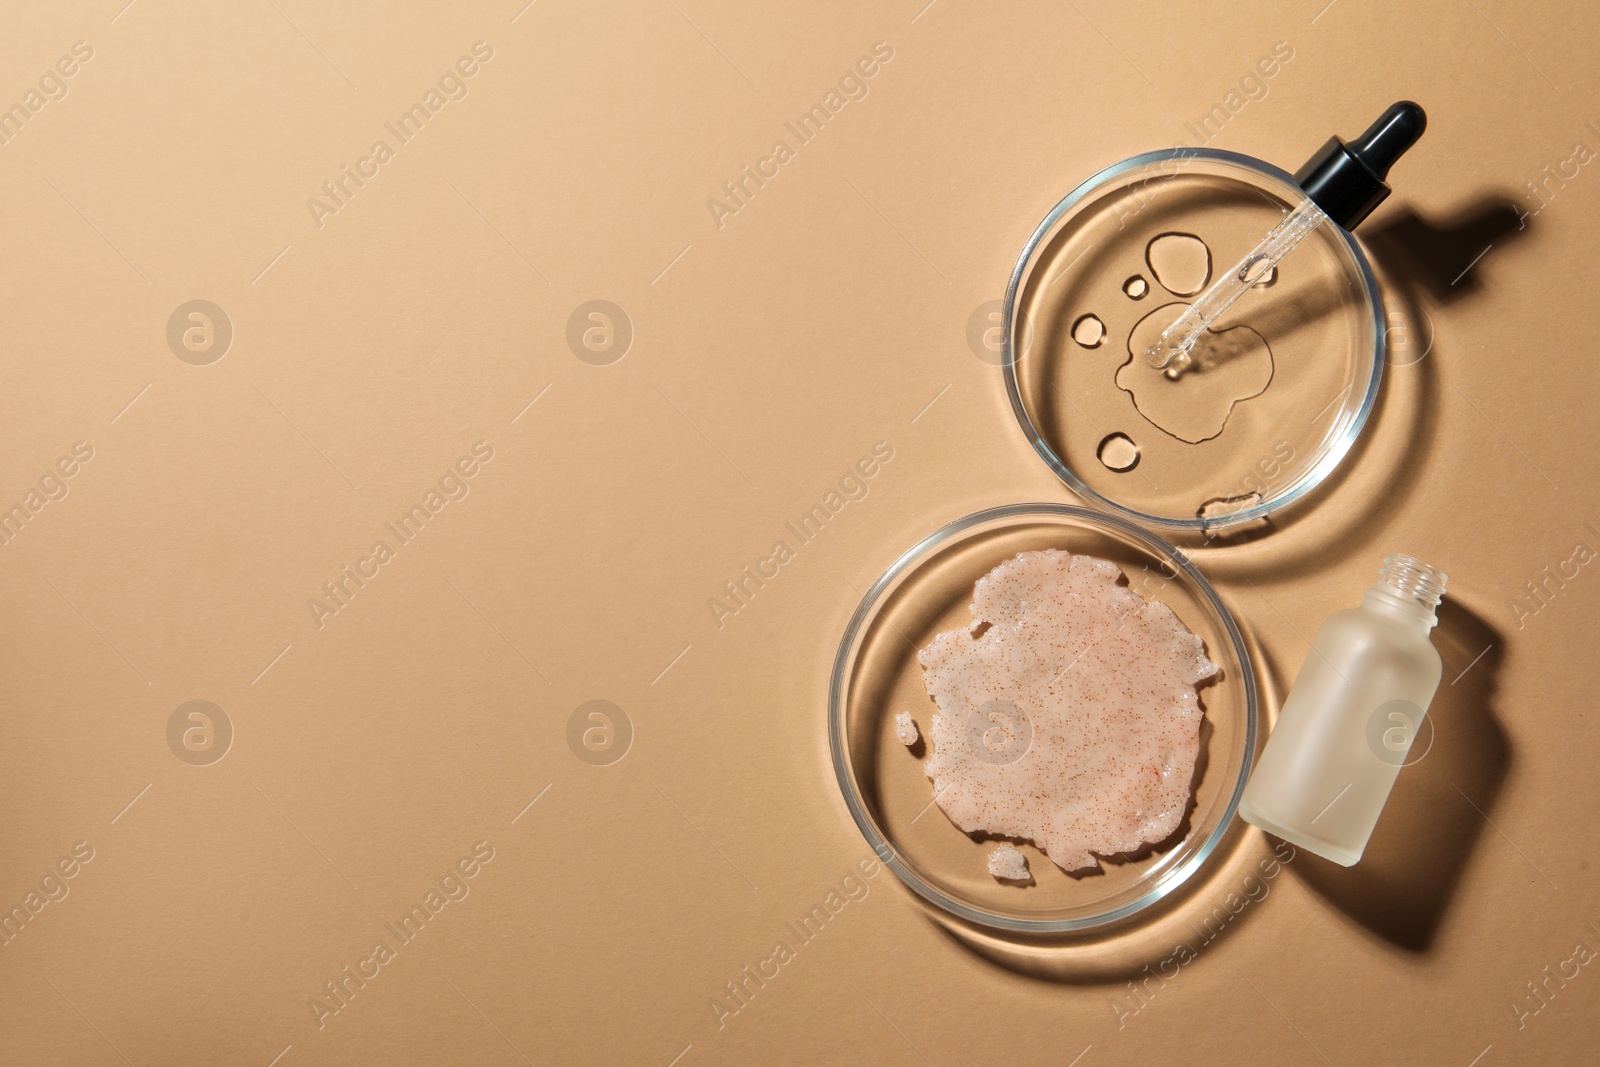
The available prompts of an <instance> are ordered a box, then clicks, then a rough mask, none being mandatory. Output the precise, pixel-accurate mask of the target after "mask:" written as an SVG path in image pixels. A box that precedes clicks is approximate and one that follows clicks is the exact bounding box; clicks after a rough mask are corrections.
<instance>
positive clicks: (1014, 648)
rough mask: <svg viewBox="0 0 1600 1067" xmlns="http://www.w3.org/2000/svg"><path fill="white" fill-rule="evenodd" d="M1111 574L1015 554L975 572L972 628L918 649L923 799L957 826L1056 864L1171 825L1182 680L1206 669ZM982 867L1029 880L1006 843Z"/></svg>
mask: <svg viewBox="0 0 1600 1067" xmlns="http://www.w3.org/2000/svg"><path fill="white" fill-rule="evenodd" d="M1121 578H1122V571H1121V570H1120V569H1119V568H1118V567H1117V565H1116V564H1114V563H1111V562H1109V561H1107V560H1103V559H1098V558H1095V557H1093V556H1085V555H1076V554H1073V553H1070V552H1063V551H1059V550H1056V549H1046V550H1043V551H1033V552H1022V553H1019V554H1018V555H1016V556H1015V557H1013V558H1011V559H1008V560H1006V561H1005V562H1003V563H1001V564H1000V565H999V566H997V567H995V568H994V569H993V570H991V571H989V573H988V574H986V575H984V576H983V577H982V578H980V579H979V580H978V582H977V585H976V587H975V588H974V590H973V597H972V626H971V628H970V629H959V630H951V631H948V632H945V633H941V634H939V635H937V636H936V637H935V638H934V640H933V641H932V643H931V644H929V645H928V646H927V647H926V648H924V649H922V650H921V652H920V653H919V655H918V660H919V662H920V663H921V665H922V670H923V683H924V685H925V686H926V688H927V691H928V695H929V696H930V697H932V698H933V702H934V705H935V707H936V711H935V712H934V715H933V721H932V724H931V728H930V729H929V730H928V731H927V736H928V740H929V742H930V743H931V752H930V753H929V754H928V758H927V761H926V763H925V764H924V770H925V771H926V773H927V776H928V778H929V779H931V781H932V784H933V799H934V801H935V802H936V803H937V804H938V806H939V807H940V809H942V810H943V811H944V813H945V814H946V815H947V816H949V818H950V821H951V822H953V823H955V825H956V826H958V827H960V828H961V829H962V830H964V831H966V832H967V833H969V834H982V835H987V836H990V837H993V838H1002V839H1009V840H1011V841H1013V842H1032V843H1033V844H1034V845H1036V846H1038V847H1039V848H1040V849H1042V850H1043V851H1044V852H1045V854H1046V855H1048V856H1049V858H1050V859H1051V860H1052V861H1054V862H1055V864H1056V865H1057V866H1059V867H1061V868H1062V869H1063V870H1065V871H1068V872H1072V871H1084V870H1086V869H1088V868H1095V869H1098V868H1099V860H1100V858H1116V857H1127V856H1130V855H1133V854H1137V853H1139V852H1141V851H1142V850H1145V849H1147V848H1149V847H1151V846H1160V845H1162V844H1163V843H1164V842H1167V841H1168V840H1169V839H1170V838H1172V837H1173V835H1174V834H1176V833H1177V831H1178V829H1179V828H1180V826H1182V824H1183V820H1184V816H1185V814H1186V812H1187V811H1188V808H1189V803H1190V798H1191V796H1192V793H1193V789H1194V785H1195V781H1194V779H1195V764H1196V760H1197V759H1198V757H1199V753H1200V724H1201V720H1202V719H1203V717H1204V711H1203V709H1202V708H1201V706H1200V697H1199V695H1198V693H1197V692H1196V687H1197V686H1200V685H1203V684H1204V683H1205V682H1206V681H1207V680H1208V679H1211V678H1213V677H1214V676H1215V675H1216V674H1217V665H1216V664H1215V663H1213V662H1211V660H1210V659H1208V658H1207V657H1206V654H1205V645H1204V642H1202V641H1201V639H1200V638H1199V637H1198V636H1196V635H1195V634H1194V633H1192V632H1190V631H1189V629H1188V628H1187V627H1185V626H1184V624H1183V622H1182V621H1181V620H1179V618H1178V617H1177V615H1175V614H1174V613H1173V611H1172V609H1171V608H1169V607H1167V605H1165V604H1163V603H1161V602H1160V601H1158V600H1145V599H1144V598H1142V597H1140V596H1139V595H1138V594H1137V593H1135V592H1134V591H1133V590H1131V589H1129V588H1128V587H1127V586H1126V585H1125V584H1123V583H1122V582H1121V581H1120V579H1121ZM901 718H902V722H901V723H900V724H899V726H900V729H899V730H897V733H898V734H899V737H900V739H901V740H902V741H904V742H905V743H907V744H915V743H916V742H917V740H919V736H918V732H917V730H916V728H915V726H914V725H912V724H910V723H909V721H908V720H909V716H908V715H906V713H902V715H901ZM907 727H909V728H907ZM989 870H990V873H991V874H993V875H994V876H995V877H996V878H997V879H1000V880H1002V881H1004V882H1006V883H1009V884H1014V885H1025V884H1027V883H1028V882H1030V881H1031V876H1030V875H1029V873H1028V870H1027V865H1026V858H1025V856H1024V855H1023V854H1022V853H1020V852H1019V851H1018V850H1017V849H1015V848H1013V847H1012V846H1011V845H1007V844H1004V843H1002V844H1001V846H1000V847H999V848H998V849H996V850H995V852H994V853H992V854H991V856H990V858H989Z"/></svg>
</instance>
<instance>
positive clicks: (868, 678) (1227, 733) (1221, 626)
mask: <svg viewBox="0 0 1600 1067" xmlns="http://www.w3.org/2000/svg"><path fill="white" fill-rule="evenodd" d="M1043 548H1058V549H1065V550H1068V551H1072V552H1079V553H1085V554H1089V555H1094V556H1099V557H1101V558H1102V559H1109V560H1111V561H1113V562H1115V563H1117V564H1118V565H1119V566H1120V567H1121V568H1122V571H1123V574H1124V575H1125V576H1126V577H1127V579H1128V583H1129V585H1130V587H1131V588H1133V589H1134V590H1135V591H1136V592H1138V593H1139V594H1140V595H1141V596H1144V597H1145V598H1146V599H1152V598H1154V599H1159V600H1161V601H1162V602H1163V603H1165V604H1166V605H1167V606H1168V607H1170V608H1171V609H1172V610H1173V611H1174V612H1176V613H1177V615H1178V617H1179V618H1180V619H1182V620H1183V623H1184V625H1185V626H1187V627H1188V628H1189V629H1190V630H1192V631H1193V632H1194V633H1196V634H1198V635H1199V636H1200V637H1201V639H1202V640H1204V641H1205V645H1206V654H1207V655H1208V656H1210V658H1211V659H1212V660H1213V661H1215V662H1216V663H1217V664H1218V666H1219V667H1220V668H1221V669H1220V671H1219V674H1218V677H1217V678H1216V679H1215V680H1214V681H1213V682H1211V683H1210V684H1208V685H1206V686H1205V687H1203V688H1201V690H1200V698H1201V703H1202V706H1203V708H1204V710H1205V719H1204V722H1203V724H1202V727H1201V734H1200V737H1201V752H1200V758H1199V761H1198V763H1197V766H1196V774H1197V779H1198V780H1197V783H1196V785H1195V790H1194V802H1193V806H1192V807H1191V809H1190V812H1189V815H1188V818H1187V819H1186V820H1185V822H1184V824H1183V825H1182V826H1180V828H1179V831H1178V835H1175V839H1174V840H1169V841H1168V842H1164V843H1163V845H1162V846H1161V847H1160V848H1158V849H1157V850H1155V851H1153V852H1151V853H1150V854H1149V855H1147V856H1145V857H1143V858H1140V859H1133V860H1127V861H1116V860H1105V861H1103V862H1102V864H1101V871H1100V872H1099V873H1089V874H1080V875H1077V876H1074V875H1068V874H1067V873H1066V872H1064V871H1062V870H1061V869H1060V868H1058V867H1056V865H1055V864H1053V863H1052V862H1050V860H1049V859H1048V858H1047V857H1046V856H1045V855H1044V854H1043V853H1042V852H1040V851H1039V850H1037V849H1035V848H1033V846H1031V845H1023V846H1020V847H1021V848H1022V850H1023V852H1024V853H1025V854H1026V855H1028V858H1029V865H1030V867H1031V868H1032V871H1033V876H1034V879H1035V884H1034V885H1032V886H1028V887H1017V886H1012V885H1006V884H1002V883H1000V882H997V881H996V880H995V879H993V878H992V877H990V875H989V872H988V867H987V864H986V856H987V854H988V853H989V852H990V851H992V850H993V848H994V847H995V842H994V841H980V840H977V839H975V838H973V837H971V836H969V835H967V834H966V833H964V832H963V831H962V830H961V829H959V828H958V827H957V826H956V825H955V824H954V823H952V822H950V820H949V819H948V818H946V817H945V815H944V813H943V812H942V811H940V810H938V809H937V808H936V807H934V806H933V803H932V800H933V787H932V783H931V782H930V781H929V780H928V778H927V777H926V776H925V775H924V774H923V771H922V759H920V758H918V757H917V755H916V754H914V753H913V752H912V751H908V750H907V748H906V746H904V745H903V744H901V743H900V742H899V741H898V740H897V739H896V737H895V732H894V717H895V715H896V714H897V713H898V712H901V711H910V712H912V713H913V718H914V719H916V720H917V722H918V725H919V726H920V727H922V729H923V731H924V733H925V734H926V732H927V727H928V723H929V722H930V721H931V716H932V711H933V703H932V701H931V700H930V698H929V697H928V694H927V691H926V689H925V688H924V687H923V683H922V670H921V667H920V666H919V665H918V663H917V649H919V648H922V647H924V646H925V645H927V644H928V643H929V642H930V641H932V640H933V638H934V635H935V634H937V633H941V632H943V631H946V630H953V629H957V628H965V627H969V626H971V625H972V618H971V614H970V612H969V610H968V608H969V606H970V603H971V600H972V590H973V585H974V584H975V583H976V582H977V580H978V579H979V578H980V577H982V576H983V575H984V574H986V573H988V572H989V571H990V570H991V569H992V568H993V567H994V566H995V565H996V564H999V563H1000V562H1002V561H1004V560H1006V559H1009V558H1011V557H1012V556H1015V555H1016V554H1017V553H1018V552H1024V551H1030V550H1035V549H1043ZM1258 714H1259V712H1258V702H1257V692H1256V682H1255V676H1254V674H1253V673H1252V670H1251V666H1250V658H1249V653H1248V652H1247V651H1246V648H1245V644H1244V640H1243V638H1242V637H1241V635H1240V633H1239V630H1238V627H1237V626H1236V625H1235V624H1234V621H1233V618H1232V616H1231V615H1230V614H1229V612H1228V609H1227V608H1226V606H1224V604H1223V603H1222V601H1221V600H1220V599H1219V598H1218V597H1217V594H1216V592H1215V591H1214V590H1213V589H1212V588H1211V585H1210V583H1209V582H1207V581H1206V579H1205V577H1204V576H1202V575H1201V574H1200V572H1199V571H1198V570H1196V569H1195V567H1194V565H1193V564H1191V563H1190V562H1189V560H1188V559H1187V557H1185V556H1184V555H1183V553H1181V552H1179V551H1178V550H1176V549H1174V548H1173V547H1172V546H1171V545H1168V544H1166V543H1165V542H1163V541H1161V540H1160V539H1159V538H1157V537H1155V536H1153V535H1151V534H1149V533H1147V532H1145V531H1144V530H1141V529H1140V528H1139V527H1137V526H1135V525H1134V524H1133V523H1131V522H1127V521H1125V520H1123V519H1120V518H1117V517H1115V516H1110V515H1105V514H1101V513H1099V512H1096V511H1091V510H1089V509H1087V508H1081V507H1075V506H1071V505H1067V504H1044V503H1033V504H1013V505H1009V506H1006V507H999V508H993V509H990V510H987V511H980V512H977V513H975V514H972V515H968V516H967V517H966V518H963V519H959V520H957V521H956V522H953V523H951V524H950V525H948V526H946V527H944V528H943V529H941V530H939V531H937V532H936V533H933V534H931V535H930V536H928V537H926V538H924V539H923V540H922V541H921V542H920V543H919V544H917V545H915V546H913V547H912V548H911V549H910V550H909V551H907V552H906V553H905V554H904V555H902V556H901V557H900V558H899V559H897V560H896V561H895V562H894V564H893V565H892V566H891V567H890V568H889V569H888V571H887V572H885V573H884V575H883V577H881V578H879V579H878V580H877V581H876V582H874V583H873V585H872V588H871V589H869V590H868V591H867V593H866V596H865V597H864V598H863V599H862V601H861V605H860V606H859V607H858V608H857V609H856V611H855V614H854V616H853V617H852V618H851V619H850V623H849V626H848V627H847V628H846V630H845V633H844V637H843V639H842V640H841V641H840V643H839V651H838V654H837V656H836V657H835V659H834V665H833V675H832V679H831V683H830V687H829V692H828V736H829V746H830V750H831V753H832V759H833V767H834V772H835V774H836V776H837V778H838V781H839V788H840V790H841V791H842V792H843V794H844V800H845V804H846V806H847V807H848V808H849V810H850V814H851V817H852V818H854V820H855V823H856V826H857V827H859V828H860V830H861V833H862V835H863V836H865V837H866V839H867V842H868V844H869V845H871V846H872V848H873V850H874V852H876V853H877V855H878V857H879V858H880V859H882V860H883V862H884V863H885V864H886V865H887V866H888V867H889V868H890V869H891V870H892V871H894V873H895V874H896V875H897V876H898V877H899V878H900V880H901V881H903V882H904V883H905V884H906V885H907V886H909V887H910V888H911V889H912V890H914V891H915V892H916V893H918V894H919V895H921V896H922V897H923V898H924V899H926V900H928V901H929V902H931V903H932V904H934V905H936V906H938V907H939V908H941V909H943V910H944V911H946V912H948V913H950V914H951V915H954V916H956V917H957V918H960V919H963V920H966V921H968V922H972V923H976V924H979V925H981V926H986V927H991V928H998V929H1002V930H1013V931H1022V932H1028V933H1055V934H1060V933H1070V932H1074V931H1087V930H1092V929H1095V928H1098V927H1105V926H1108V925H1109V924H1113V923H1118V922H1120V921H1122V920H1126V919H1128V918H1129V917H1131V916H1134V915H1136V914H1137V913H1139V912H1141V911H1143V910H1144V909H1146V908H1148V907H1150V905H1152V904H1155V903H1157V902H1158V901H1160V900H1162V899H1163V898H1165V897H1167V896H1168V895H1169V894H1171V893H1172V892H1173V891H1174V890H1175V889H1177V888H1178V887H1179V886H1180V885H1182V884H1183V883H1184V881H1185V880H1187V879H1188V878H1189V877H1190V876H1191V875H1193V874H1194V873H1195V871H1197V870H1198V869H1200V867H1201V866H1202V865H1203V864H1204V863H1205V862H1206V861H1207V859H1208V858H1209V857H1210V856H1212V854H1213V853H1214V851H1215V850H1216V848H1217V845H1218V843H1219V842H1220V841H1221V840H1222V838H1223V835H1224V834H1225V833H1226V832H1227V830H1228V826H1229V823H1230V822H1231V821H1232V819H1233V814H1234V810H1235V808H1236V807H1237V806H1238V803H1239V796H1240V794H1241V793H1242V792H1243V791H1244V785H1245V780H1246V778H1247V777H1248V775H1249V770H1250V766H1251V762H1252V760H1253V759H1254V754H1255V747H1256V737H1257V732H1258ZM920 743H921V744H922V745H927V744H928V743H929V742H928V741H927V740H923V741H922V742H920Z"/></svg>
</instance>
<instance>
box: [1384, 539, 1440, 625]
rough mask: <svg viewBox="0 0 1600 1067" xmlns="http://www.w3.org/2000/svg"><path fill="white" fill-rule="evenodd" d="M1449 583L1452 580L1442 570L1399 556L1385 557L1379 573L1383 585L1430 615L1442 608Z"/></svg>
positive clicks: (1418, 560) (1397, 553)
mask: <svg viewBox="0 0 1600 1067" xmlns="http://www.w3.org/2000/svg"><path fill="white" fill-rule="evenodd" d="M1448 580H1449V576H1448V575H1446V574H1445V573H1444V571H1441V570H1440V569H1439V568H1437V567H1432V566H1429V565H1428V564H1426V563H1424V562H1422V561H1421V560H1420V559H1417V558H1416V557H1415V556H1407V555H1405V554H1403V553H1400V552H1396V553H1394V554H1392V555H1389V556H1385V557H1384V560H1383V567H1382V569H1381V570H1379V571H1378V581H1379V582H1380V583H1381V584H1383V585H1385V586H1387V587H1388V588H1389V589H1390V590H1392V591H1393V592H1395V593H1397V594H1399V595H1400V596H1403V597H1405V598H1407V599H1408V600H1411V601H1413V602H1415V603H1416V604H1418V605H1419V606H1421V607H1424V608H1427V609H1428V610H1429V611H1432V610H1433V609H1434V608H1436V607H1438V606H1439V601H1440V600H1441V599H1443V597H1444V587H1445V583H1446V582H1447V581H1448Z"/></svg>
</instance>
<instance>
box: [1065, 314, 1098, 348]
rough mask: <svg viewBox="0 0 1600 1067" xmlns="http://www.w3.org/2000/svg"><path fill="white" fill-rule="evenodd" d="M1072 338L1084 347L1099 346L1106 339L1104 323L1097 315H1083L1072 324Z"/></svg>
mask: <svg viewBox="0 0 1600 1067" xmlns="http://www.w3.org/2000/svg"><path fill="white" fill-rule="evenodd" d="M1072 339H1073V340H1074V341H1076V342H1078V343H1079V344H1080V345H1082V346H1083V347H1084V348H1099V347H1100V345H1101V343H1102V342H1104V341H1105V339H1106V324H1105V323H1103V322H1101V321H1100V319H1099V316H1096V315H1085V316H1083V317H1082V318H1080V319H1079V320H1078V321H1077V322H1075V323H1073V324H1072Z"/></svg>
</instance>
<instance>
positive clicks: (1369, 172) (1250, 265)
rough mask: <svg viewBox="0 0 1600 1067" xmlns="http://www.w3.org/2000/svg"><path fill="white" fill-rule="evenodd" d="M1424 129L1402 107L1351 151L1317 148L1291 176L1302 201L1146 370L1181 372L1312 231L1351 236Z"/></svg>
mask: <svg viewBox="0 0 1600 1067" xmlns="http://www.w3.org/2000/svg"><path fill="white" fill-rule="evenodd" d="M1427 122H1428V118H1427V115H1425V114H1424V113H1423V110H1422V108H1420V107H1418V106H1417V105H1416V104H1413V103H1411V102H1410V101H1408V100H1402V101H1400V102H1399V103H1397V104H1394V105H1391V106H1390V108H1389V109H1388V110H1387V111H1385V112H1384V113H1383V114H1382V116H1380V117H1379V118H1378V121H1377V122H1374V123H1373V124H1372V125H1371V126H1370V127H1368V129H1367V132H1366V133H1363V134H1362V135H1361V136H1360V137H1358V138H1357V139H1356V140H1354V141H1352V142H1350V143H1349V144H1346V143H1345V142H1344V141H1341V140H1340V139H1339V138H1337V137H1334V138H1331V139H1330V140H1329V141H1328V143H1327V144H1325V145H1323V146H1322V148H1320V149H1319V150H1318V151H1317V153H1316V155H1314V156H1312V157H1311V158H1310V159H1309V160H1307V161H1306V164H1305V166H1303V167H1301V168H1300V169H1299V170H1298V171H1296V172H1295V176H1294V180H1295V182H1296V183H1297V184H1299V186H1300V188H1301V189H1302V190H1304V191H1305V194H1306V198H1305V199H1304V200H1302V201H1300V203H1299V204H1297V205H1296V206H1295V208H1294V210H1293V211H1291V212H1289V214H1288V215H1286V216H1284V219H1283V221H1282V222H1280V223H1278V225H1276V226H1274V227H1273V228H1272V232H1271V233H1269V234H1267V236H1266V237H1264V238H1262V240H1261V243H1260V244H1258V245H1256V247H1255V248H1253V249H1251V251H1250V252H1249V254H1247V255H1246V256H1245V257H1244V258H1243V259H1241V260H1240V261H1239V262H1238V264H1237V265H1236V266H1234V268H1233V269H1232V270H1230V271H1228V272H1227V273H1226V274H1224V275H1222V276H1221V277H1220V278H1218V279H1217V280H1216V282H1215V283H1213V284H1212V286H1211V288H1209V289H1207V290H1206V291H1205V292H1204V293H1202V294H1201V295H1200V298H1199V299H1198V300H1196V301H1195V302H1194V304H1193V305H1192V306H1190V307H1189V309H1188V310H1186V311H1185V312H1184V313H1183V314H1182V315H1181V316H1179V317H1178V319H1177V321H1175V322H1174V323H1173V324H1172V325H1170V326H1168V327H1167V328H1166V329H1165V330H1163V331H1162V333H1161V336H1160V337H1158V338H1157V339H1156V341H1155V343H1154V344H1152V345H1151V346H1150V347H1149V348H1147V349H1145V352H1144V358H1145V359H1146V360H1147V361H1148V362H1149V364H1150V366H1152V367H1154V368H1156V369H1157V370H1161V369H1163V368H1171V369H1169V370H1168V374H1169V375H1171V374H1173V373H1175V372H1178V371H1182V370H1183V369H1184V368H1185V367H1187V366H1188V365H1189V362H1190V355H1189V353H1190V352H1192V351H1193V350H1194V346H1195V345H1196V343H1198V342H1199V340H1200V337H1201V336H1202V335H1203V334H1204V333H1205V331H1206V330H1207V329H1209V328H1210V327H1211V325H1212V323H1214V322H1216V321H1217V320H1218V319H1220V318H1221V317H1222V316H1223V314H1224V313H1226V312H1227V310H1228V309H1229V308H1231V307H1233V305H1234V304H1236V303H1237V302H1238V301H1239V298H1240V297H1242V296H1244V294H1245V293H1248V292H1249V291H1250V290H1251V289H1252V288H1254V287H1255V286H1256V285H1257V284H1258V283H1260V282H1261V281H1263V280H1265V279H1266V278H1268V277H1270V276H1271V273H1272V271H1274V270H1276V269H1277V266H1278V262H1279V261H1280V260H1282V259H1283V257H1284V256H1287V255H1288V254H1289V253H1290V252H1292V251H1294V248H1295V246H1296V245H1298V244H1299V243H1300V242H1301V241H1302V240H1304V239H1305V237H1306V235H1307V234H1309V233H1311V231H1313V230H1315V229H1316V228H1317V227H1318V226H1320V225H1322V224H1323V223H1324V222H1327V221H1329V220H1332V221H1333V222H1336V223H1338V224H1339V225H1340V226H1342V227H1344V228H1345V229H1346V230H1349V229H1354V228H1355V226H1356V225H1357V224H1358V223H1360V222H1361V220H1362V219H1364V218H1366V217H1367V215H1368V214H1370V213H1371V211H1372V209H1373V208H1375V207H1377V206H1378V204H1379V203H1381V202H1382V201H1383V198H1384V197H1386V196H1388V195H1389V187H1388V186H1387V185H1385V184H1384V182H1383V179H1384V178H1385V177H1387V176H1388V173H1389V168H1390V167H1391V166H1392V165H1393V164H1394V161H1395V160H1396V159H1399V158H1400V156H1401V154H1402V153H1404V152H1405V150H1406V149H1408V148H1410V147H1411V146H1412V145H1413V144H1415V143H1416V141H1417V138H1418V137H1421V136H1422V131H1423V130H1424V129H1425V128H1426V126H1427Z"/></svg>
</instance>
